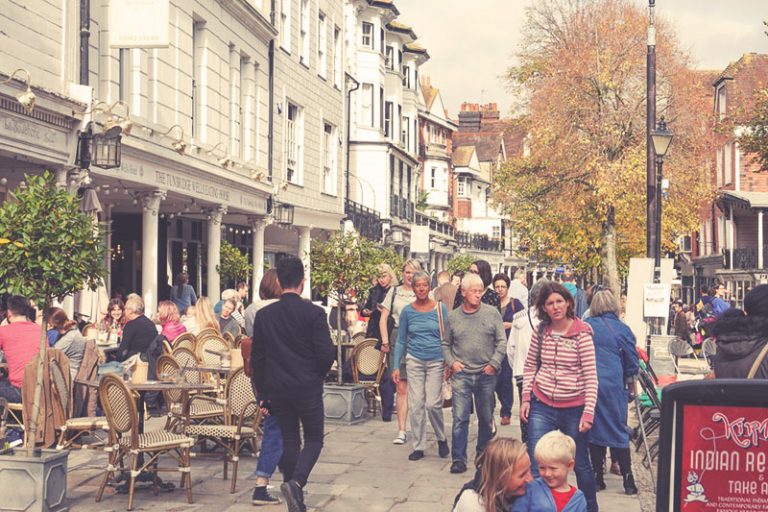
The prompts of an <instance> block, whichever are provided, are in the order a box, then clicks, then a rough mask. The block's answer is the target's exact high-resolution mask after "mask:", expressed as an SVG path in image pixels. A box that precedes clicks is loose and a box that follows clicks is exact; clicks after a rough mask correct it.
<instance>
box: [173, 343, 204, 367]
mask: <svg viewBox="0 0 768 512" xmlns="http://www.w3.org/2000/svg"><path fill="white" fill-rule="evenodd" d="M171 356H173V358H174V359H175V360H176V362H177V363H179V367H181V368H184V367H188V366H198V365H199V364H200V360H199V359H198V358H197V356H196V355H195V353H194V352H193V351H192V350H190V349H188V348H185V347H176V348H174V349H173V352H171Z"/></svg>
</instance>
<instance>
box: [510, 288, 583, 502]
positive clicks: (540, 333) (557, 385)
mask: <svg viewBox="0 0 768 512" xmlns="http://www.w3.org/2000/svg"><path fill="white" fill-rule="evenodd" d="M536 309H537V311H538V317H539V318H540V319H541V323H540V324H539V325H538V326H536V329H534V332H533V336H532V337H531V347H530V349H529V351H528V356H527V357H526V360H525V365H524V375H523V400H522V403H521V405H520V420H521V421H525V422H527V423H528V451H529V454H530V456H531V459H533V452H534V449H535V448H536V443H537V442H538V440H539V439H541V438H542V437H543V436H544V434H546V433H547V432H550V431H552V430H560V431H561V432H563V433H564V434H565V435H568V436H570V437H572V438H573V440H574V441H576V467H575V471H574V472H575V473H576V482H577V483H578V486H579V489H580V490H581V492H583V493H584V497H585V498H586V499H587V510H588V512H597V510H598V506H597V495H596V489H595V474H594V473H593V471H592V464H591V463H590V461H589V438H588V435H587V434H588V431H589V429H590V428H592V422H593V419H594V415H595V404H596V402H597V365H596V363H595V345H594V343H593V341H592V328H591V327H590V326H589V325H588V324H587V323H585V322H582V321H581V320H579V319H578V318H577V317H576V313H575V304H574V299H573V297H572V296H571V294H570V293H568V290H566V289H565V287H563V286H562V285H561V284H559V283H547V284H546V285H544V287H543V288H542V289H541V292H540V293H539V296H538V299H537V300H536ZM532 469H533V473H534V477H538V476H539V475H538V468H537V467H536V465H535V464H534V466H533V468H532Z"/></svg>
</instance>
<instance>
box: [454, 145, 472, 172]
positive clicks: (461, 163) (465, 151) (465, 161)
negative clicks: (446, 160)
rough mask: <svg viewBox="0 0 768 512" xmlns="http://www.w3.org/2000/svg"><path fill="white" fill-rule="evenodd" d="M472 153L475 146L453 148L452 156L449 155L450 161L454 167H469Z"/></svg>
mask: <svg viewBox="0 0 768 512" xmlns="http://www.w3.org/2000/svg"><path fill="white" fill-rule="evenodd" d="M474 152H475V146H459V147H454V148H453V154H452V155H451V161H452V162H453V165H455V166H456V167H469V164H470V162H471V161H472V155H473V154H474Z"/></svg>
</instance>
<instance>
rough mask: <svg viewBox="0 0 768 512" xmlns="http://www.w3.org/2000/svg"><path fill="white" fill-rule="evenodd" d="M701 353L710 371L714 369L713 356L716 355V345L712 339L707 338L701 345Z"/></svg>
mask: <svg viewBox="0 0 768 512" xmlns="http://www.w3.org/2000/svg"><path fill="white" fill-rule="evenodd" d="M701 353H702V354H704V357H705V358H707V365H708V366H709V369H710V370H713V369H714V368H715V354H717V343H716V342H715V339H714V338H707V339H705V340H704V341H703V342H702V343H701Z"/></svg>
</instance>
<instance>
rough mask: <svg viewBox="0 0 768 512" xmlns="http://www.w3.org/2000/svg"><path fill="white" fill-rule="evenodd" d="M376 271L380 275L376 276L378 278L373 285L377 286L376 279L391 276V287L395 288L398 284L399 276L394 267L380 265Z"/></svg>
mask: <svg viewBox="0 0 768 512" xmlns="http://www.w3.org/2000/svg"><path fill="white" fill-rule="evenodd" d="M376 270H377V272H378V274H377V275H376V278H374V280H373V283H374V284H376V279H377V278H379V277H382V276H385V275H387V276H389V285H390V286H394V285H396V284H397V274H396V273H395V271H394V270H393V269H392V267H390V266H389V264H387V263H379V265H378V266H377V267H376Z"/></svg>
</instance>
